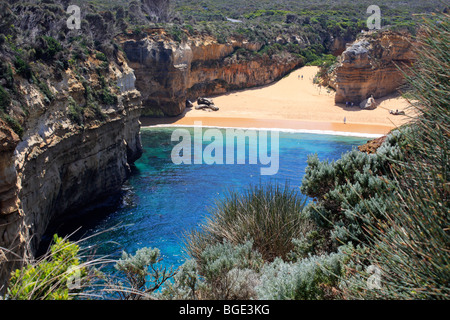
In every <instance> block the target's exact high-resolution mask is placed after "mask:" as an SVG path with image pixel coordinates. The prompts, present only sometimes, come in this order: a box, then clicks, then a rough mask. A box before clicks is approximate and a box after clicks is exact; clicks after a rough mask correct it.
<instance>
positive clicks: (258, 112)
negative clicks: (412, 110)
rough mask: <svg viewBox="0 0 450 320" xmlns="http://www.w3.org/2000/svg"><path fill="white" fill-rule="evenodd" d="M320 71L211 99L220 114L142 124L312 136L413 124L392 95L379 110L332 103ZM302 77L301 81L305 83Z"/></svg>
mask: <svg viewBox="0 0 450 320" xmlns="http://www.w3.org/2000/svg"><path fill="white" fill-rule="evenodd" d="M317 71H318V67H303V68H301V69H298V70H296V71H294V72H292V73H291V74H290V75H288V76H286V77H285V78H283V79H281V80H280V81H278V82H276V83H274V84H271V85H267V86H264V87H261V88H255V89H247V90H243V91H239V92H233V93H228V94H224V95H221V96H217V97H212V99H213V101H214V103H215V105H216V106H217V107H219V108H220V110H219V111H209V110H195V108H190V109H187V110H186V111H185V112H184V114H183V115H181V116H179V117H176V118H165V119H143V120H142V124H143V126H151V125H155V124H166V125H168V124H172V125H186V126H191V125H194V123H195V122H197V121H201V122H202V125H205V126H217V127H241V128H280V129H293V130H312V131H337V132H353V133H367V134H374V135H384V134H387V133H388V132H389V131H391V130H392V129H394V128H396V127H397V126H399V125H401V124H404V123H405V122H407V121H408V120H409V117H408V116H394V115H391V114H390V113H389V110H397V109H398V110H403V111H405V112H407V115H408V110H406V109H407V107H408V102H407V101H406V100H405V99H403V98H401V97H399V96H398V95H392V96H388V97H385V98H383V99H379V100H377V102H378V103H379V106H378V107H377V108H376V109H375V110H361V109H360V108H359V106H354V107H346V106H345V104H336V103H335V102H334V91H332V90H331V91H328V90H327V89H326V88H324V87H319V86H317V85H315V84H314V83H313V78H314V76H315V74H316V73H317ZM302 76H303V79H302ZM344 118H345V120H346V123H345V124H344Z"/></svg>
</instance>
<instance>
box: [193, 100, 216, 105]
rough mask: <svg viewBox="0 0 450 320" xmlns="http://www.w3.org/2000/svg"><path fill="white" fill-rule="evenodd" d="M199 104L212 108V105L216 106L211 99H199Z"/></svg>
mask: <svg viewBox="0 0 450 320" xmlns="http://www.w3.org/2000/svg"><path fill="white" fill-rule="evenodd" d="M197 104H198V105H202V104H205V105H207V106H212V105H214V102H213V101H212V100H211V99H208V98H198V99H197Z"/></svg>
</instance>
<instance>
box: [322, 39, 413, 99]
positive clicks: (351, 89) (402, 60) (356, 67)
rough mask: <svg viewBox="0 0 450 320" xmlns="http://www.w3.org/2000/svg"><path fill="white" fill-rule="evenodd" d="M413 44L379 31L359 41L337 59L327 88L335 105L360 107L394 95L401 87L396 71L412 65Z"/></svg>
mask: <svg viewBox="0 0 450 320" xmlns="http://www.w3.org/2000/svg"><path fill="white" fill-rule="evenodd" d="M413 45H414V44H413V42H412V40H411V37H410V36H409V35H408V34H405V33H399V32H393V31H383V32H376V33H368V34H366V35H364V36H363V37H361V38H359V39H358V40H357V41H356V42H354V43H353V44H352V45H350V46H349V47H347V49H346V50H345V51H344V52H343V53H342V55H341V56H340V57H339V60H338V64H337V66H336V67H335V69H334V71H333V72H332V73H331V75H330V81H329V85H330V86H331V87H333V88H335V89H336V98H335V100H336V103H344V102H347V101H348V102H354V103H355V104H358V105H359V104H360V103H361V102H362V101H363V100H364V99H367V98H369V97H370V96H371V95H373V96H374V98H375V99H377V98H381V97H383V96H386V95H388V94H390V93H393V92H396V91H397V89H398V88H399V87H400V86H401V85H402V84H403V83H404V76H403V74H402V72H401V71H400V70H399V67H400V68H403V67H405V66H408V65H410V64H411V63H412V62H413V61H414V53H413V50H412V49H413Z"/></svg>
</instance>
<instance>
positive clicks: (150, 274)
mask: <svg viewBox="0 0 450 320" xmlns="http://www.w3.org/2000/svg"><path fill="white" fill-rule="evenodd" d="M160 255H161V254H160V251H159V249H157V248H153V249H152V248H142V249H139V250H137V251H136V253H135V254H134V255H130V254H128V253H126V252H125V251H124V252H123V253H122V258H121V259H120V260H119V261H117V263H116V265H115V268H116V269H117V270H118V271H119V272H120V273H121V274H122V275H123V276H124V277H125V279H126V280H125V283H122V282H120V283H119V285H118V286H116V287H115V288H116V289H117V293H118V294H119V295H120V296H121V298H122V299H124V300H140V299H143V298H145V297H149V296H150V295H151V294H152V293H153V292H155V291H156V290H158V289H159V288H160V287H161V285H163V284H164V283H165V282H166V281H167V280H168V279H170V278H172V277H173V276H174V275H175V272H174V271H173V270H172V269H171V268H169V269H167V267H164V266H162V265H161V264H160V262H161V261H162V258H161V257H160Z"/></svg>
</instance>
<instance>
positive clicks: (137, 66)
mask: <svg viewBox="0 0 450 320" xmlns="http://www.w3.org/2000/svg"><path fill="white" fill-rule="evenodd" d="M119 41H120V42H121V43H122V46H123V49H124V51H125V53H126V54H127V57H128V59H129V60H130V66H131V67H132V68H133V69H134V70H135V74H136V78H137V80H136V87H137V89H138V90H139V91H140V92H141V94H142V99H143V109H144V110H143V115H147V116H176V115H179V114H181V113H182V112H183V111H184V109H185V107H186V103H185V102H186V99H190V100H196V99H197V98H198V97H199V96H212V95H217V94H221V93H225V92H228V91H231V90H237V89H243V88H249V87H255V86H261V85H265V84H268V83H271V82H273V81H275V80H277V79H279V78H281V77H283V76H284V75H286V74H287V73H288V72H290V71H292V70H293V69H295V68H296V67H298V66H299V65H300V63H301V62H302V61H301V59H300V58H298V57H294V56H292V55H290V54H280V55H277V56H274V57H272V58H269V57H267V56H262V55H259V54H257V52H258V51H259V50H260V49H261V46H262V45H261V44H260V43H251V42H248V41H245V40H236V39H233V40H230V41H229V42H228V43H219V42H218V41H217V40H216V39H214V38H212V37H209V36H203V37H198V38H190V39H188V40H187V41H184V42H182V43H179V42H176V41H174V40H172V39H171V38H170V37H169V36H167V35H166V34H165V32H164V31H161V30H155V31H154V32H153V33H151V30H150V32H149V34H148V35H147V36H145V37H143V38H136V37H134V36H127V37H124V36H122V37H120V38H119ZM239 50H242V51H243V52H245V53H246V55H245V58H242V57H240V55H239Z"/></svg>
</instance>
